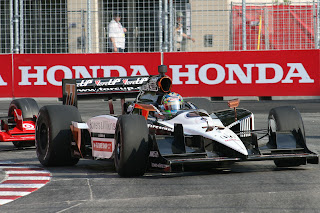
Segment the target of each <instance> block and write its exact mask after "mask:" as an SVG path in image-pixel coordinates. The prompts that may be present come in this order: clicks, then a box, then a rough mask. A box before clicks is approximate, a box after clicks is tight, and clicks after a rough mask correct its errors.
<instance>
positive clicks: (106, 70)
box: [101, 66, 127, 77]
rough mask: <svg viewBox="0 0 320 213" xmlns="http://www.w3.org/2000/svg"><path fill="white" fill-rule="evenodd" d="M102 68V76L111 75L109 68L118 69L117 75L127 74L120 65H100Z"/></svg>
mask: <svg viewBox="0 0 320 213" xmlns="http://www.w3.org/2000/svg"><path fill="white" fill-rule="evenodd" d="M101 69H103V70H104V77H111V70H114V71H118V73H119V76H127V71H126V69H125V68H123V67H121V66H101Z"/></svg>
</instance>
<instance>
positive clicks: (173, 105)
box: [164, 100, 182, 112]
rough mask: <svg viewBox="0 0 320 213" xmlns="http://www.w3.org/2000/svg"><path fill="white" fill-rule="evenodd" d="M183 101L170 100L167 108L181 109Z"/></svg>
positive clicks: (173, 110)
mask: <svg viewBox="0 0 320 213" xmlns="http://www.w3.org/2000/svg"><path fill="white" fill-rule="evenodd" d="M181 106H182V103H181V102H180V101H179V100H174V101H170V102H168V103H166V104H165V106H164V108H165V110H169V111H170V112H177V111H178V110H179V109H181Z"/></svg>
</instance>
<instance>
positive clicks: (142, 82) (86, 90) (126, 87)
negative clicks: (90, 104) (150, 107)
mask: <svg viewBox="0 0 320 213" xmlns="http://www.w3.org/2000/svg"><path fill="white" fill-rule="evenodd" d="M158 72H159V75H151V76H123V77H106V78H77V79H62V101H63V104H64V105H73V106H75V107H77V106H78V99H107V100H112V99H119V98H120V99H121V100H122V101H124V99H125V98H136V97H137V96H138V94H139V93H140V92H141V91H153V92H158V91H159V92H161V93H167V92H169V91H170V90H171V86H172V80H171V78H169V77H168V76H166V75H165V73H166V72H167V67H166V66H165V65H160V66H159V67H158Z"/></svg>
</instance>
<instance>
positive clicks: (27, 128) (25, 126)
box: [22, 123, 35, 130]
mask: <svg viewBox="0 0 320 213" xmlns="http://www.w3.org/2000/svg"><path fill="white" fill-rule="evenodd" d="M22 126H23V128H24V129H26V130H35V126H34V125H33V124H31V123H24V124H22Z"/></svg>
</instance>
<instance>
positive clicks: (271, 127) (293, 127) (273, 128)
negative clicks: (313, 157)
mask: <svg viewBox="0 0 320 213" xmlns="http://www.w3.org/2000/svg"><path fill="white" fill-rule="evenodd" d="M293 131H295V132H297V133H299V134H300V137H301V139H302V140H303V145H305V143H306V140H305V129H304V125H303V121H302V117H301V114H300V112H299V111H298V109H297V108H296V107H294V106H282V107H276V108H273V109H271V110H270V112H269V116H268V132H269V143H270V144H271V147H276V146H277V144H276V143H277V142H276V139H275V137H276V136H275V135H276V134H275V133H276V132H293ZM274 163H275V165H276V166H277V167H295V166H300V165H303V164H305V160H304V159H280V160H274Z"/></svg>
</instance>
